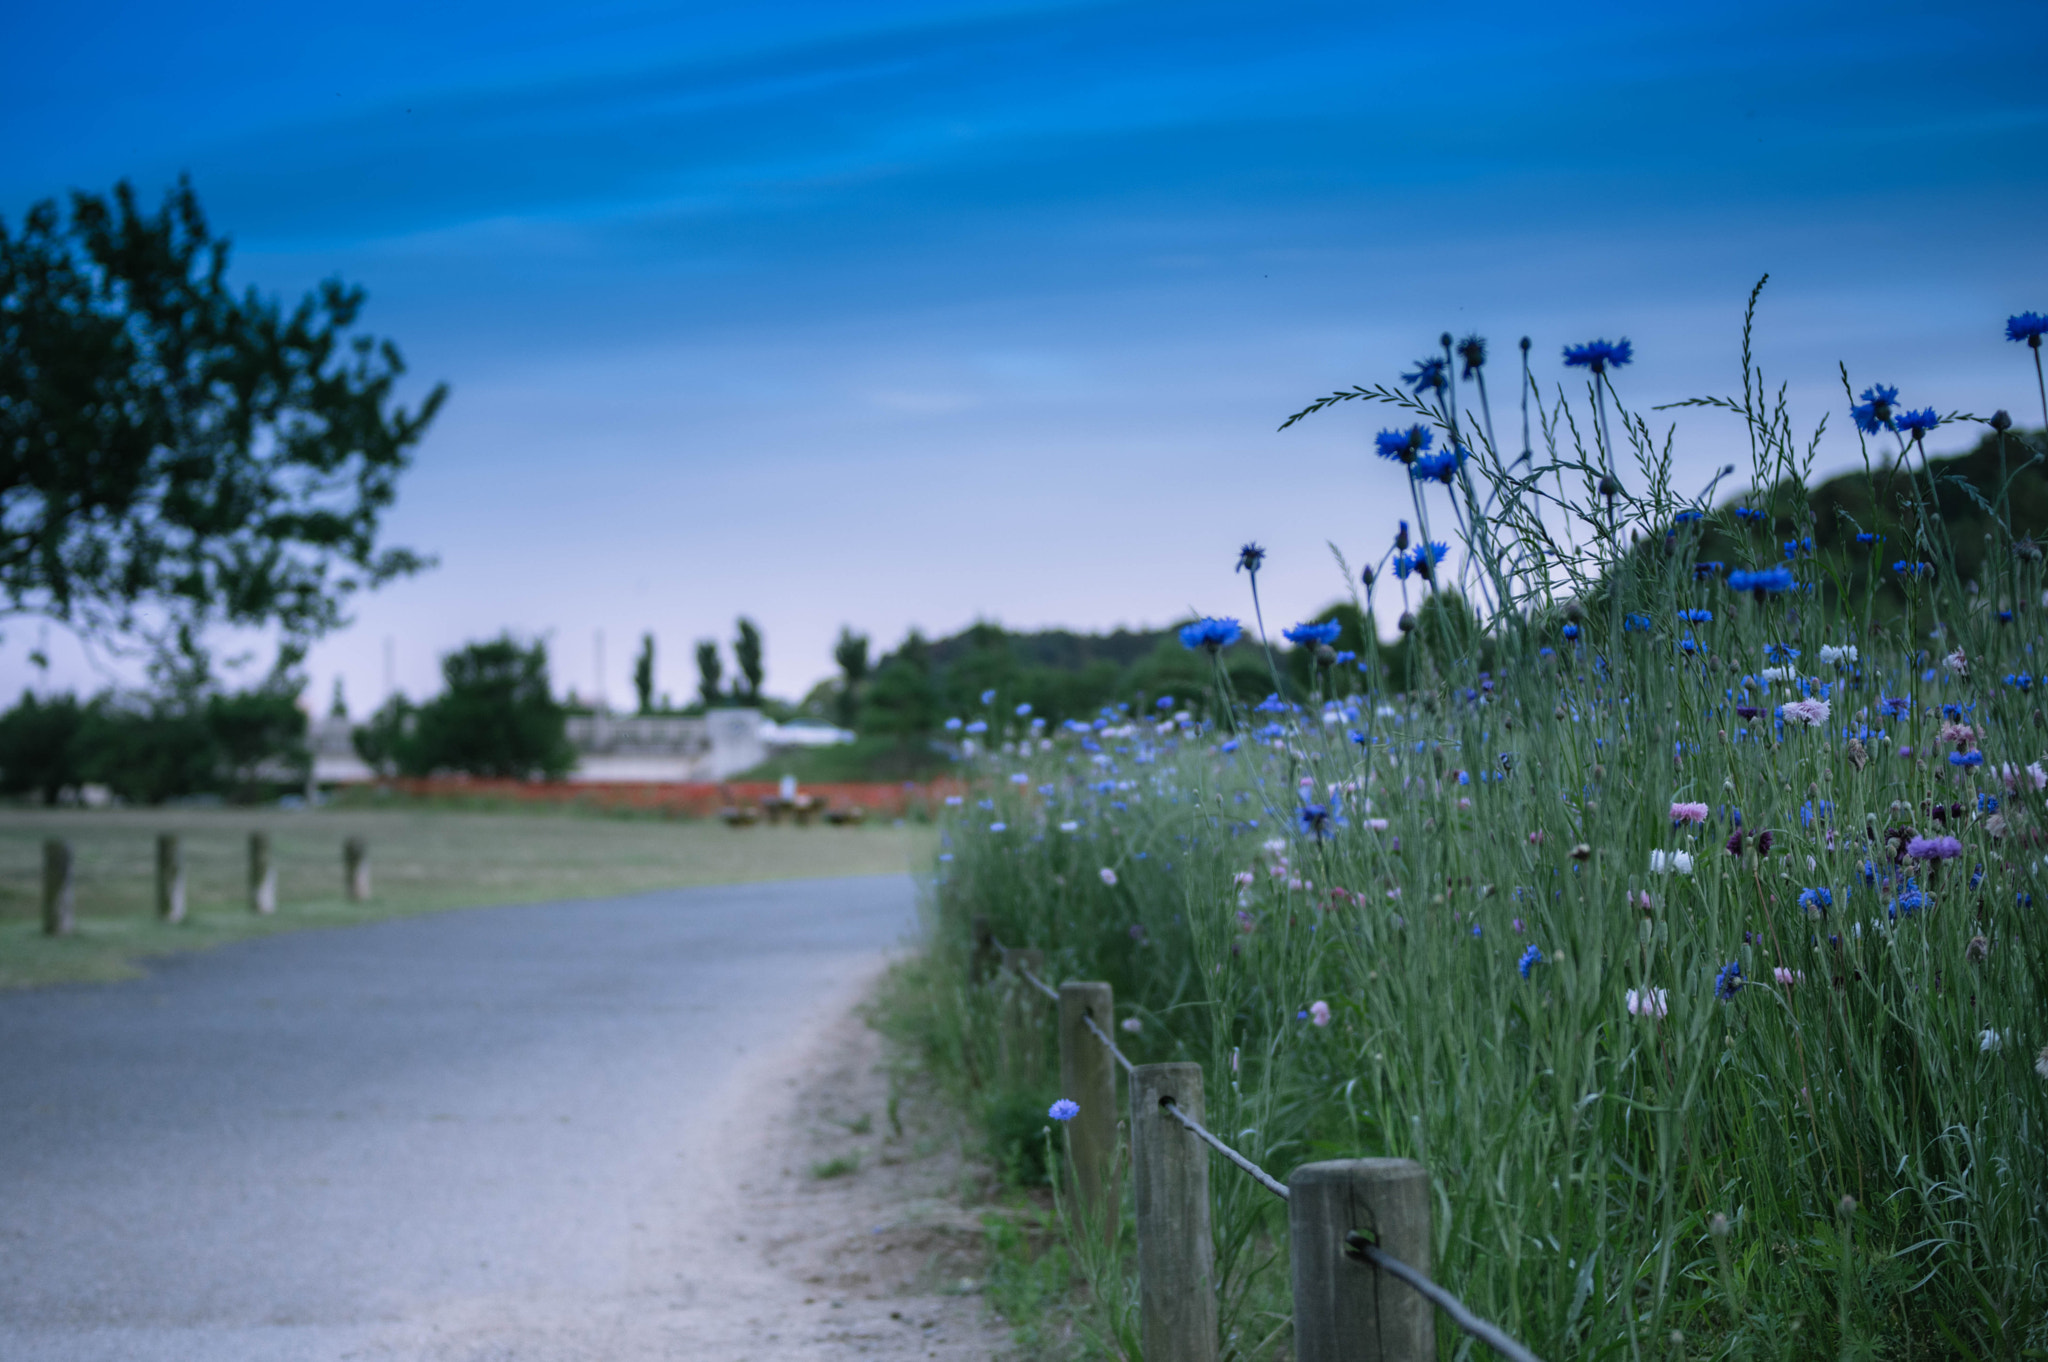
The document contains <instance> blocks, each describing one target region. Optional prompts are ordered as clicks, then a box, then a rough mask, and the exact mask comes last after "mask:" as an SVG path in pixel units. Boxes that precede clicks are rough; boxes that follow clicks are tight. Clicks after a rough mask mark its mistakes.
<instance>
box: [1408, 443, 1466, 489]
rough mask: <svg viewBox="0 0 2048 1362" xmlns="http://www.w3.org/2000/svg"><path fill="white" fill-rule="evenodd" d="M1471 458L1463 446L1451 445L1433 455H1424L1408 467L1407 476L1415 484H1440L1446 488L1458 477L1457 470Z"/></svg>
mask: <svg viewBox="0 0 2048 1362" xmlns="http://www.w3.org/2000/svg"><path fill="white" fill-rule="evenodd" d="M1471 457H1472V455H1471V451H1469V450H1467V449H1466V448H1465V446H1463V445H1452V446H1450V447H1449V448H1447V449H1443V450H1440V451H1438V452H1437V453H1435V454H1424V455H1423V456H1422V457H1421V458H1419V459H1417V460H1416V461H1415V462H1414V463H1412V464H1410V465H1408V476H1409V477H1411V478H1413V479H1414V480H1415V481H1417V482H1440V483H1442V484H1443V485H1444V486H1446V487H1448V486H1450V485H1451V479H1452V478H1455V477H1456V476H1457V475H1458V470H1459V469H1460V468H1463V467H1464V466H1465V460H1467V459H1469V458H1471Z"/></svg>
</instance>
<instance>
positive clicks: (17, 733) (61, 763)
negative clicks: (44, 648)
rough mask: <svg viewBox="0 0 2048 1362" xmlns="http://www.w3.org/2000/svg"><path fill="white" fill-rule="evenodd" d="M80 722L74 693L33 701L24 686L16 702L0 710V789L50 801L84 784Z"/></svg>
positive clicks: (81, 711)
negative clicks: (19, 699) (9, 707)
mask: <svg viewBox="0 0 2048 1362" xmlns="http://www.w3.org/2000/svg"><path fill="white" fill-rule="evenodd" d="M84 722H85V711H84V708H83V707H82V706H81V705H80V704H79V703H78V698H77V697H76V696H73V695H53V696H51V697H49V698H48V699H45V700H38V699H37V698H36V696H35V693H34V692H33V691H23V692H22V695H21V703H20V704H18V705H16V706H15V707H14V708H13V709H10V710H8V711H7V712H6V713H5V714H0V792H4V793H7V794H10V795H35V796H36V797H38V798H40V799H41V800H42V801H43V803H45V804H55V803H56V802H57V800H58V798H59V797H60V796H61V795H62V794H63V793H64V791H66V790H74V789H77V788H78V786H80V785H81V784H83V783H84V774H83V769H82V763H81V756H82V749H81V745H80V743H79V741H78V735H79V730H80V728H81V727H82V726H83V725H84Z"/></svg>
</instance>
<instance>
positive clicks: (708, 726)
mask: <svg viewBox="0 0 2048 1362" xmlns="http://www.w3.org/2000/svg"><path fill="white" fill-rule="evenodd" d="M354 731H355V724H354V722H352V721H351V720H348V719H335V718H320V719H314V720H313V721H312V722H311V724H310V725H309V727H308V730H307V734H306V740H307V743H308V744H309V745H310V746H311V747H312V749H313V779H314V780H316V781H318V782H319V783H321V784H326V785H339V784H349V783H352V782H357V781H367V780H373V779H375V778H376V773H375V772H373V771H371V770H370V768H369V766H368V765H367V764H365V763H364V761H363V759H362V758H361V757H359V756H357V755H356V749H355V742H354V738H353V734H354ZM851 741H853V734H851V733H848V732H847V731H846V730H845V729H842V728H833V727H832V726H831V725H829V724H818V723H810V722H807V721H802V720H799V721H797V722H795V723H790V724H778V723H776V722H775V721H774V720H772V719H767V718H764V717H762V715H761V712H760V711H759V710H755V709H714V710H712V711H711V712H710V713H708V714H704V715H699V716H697V717H694V718H683V717H680V716H677V715H668V714H574V715H571V716H570V717H569V742H570V743H571V744H572V745H573V746H574V747H575V749H576V768H575V769H574V770H573V771H571V772H570V773H569V779H570V780H572V781H590V782H646V781H689V782H708V781H719V780H725V779H727V778H729V777H731V776H734V775H737V774H738V773H739V772H741V771H745V770H748V769H750V768H752V767H755V766H759V765H760V764H761V763H762V762H764V761H766V760H768V758H769V757H770V756H772V755H774V753H776V752H777V751H780V750H784V749H787V748H791V747H825V746H830V745H831V744H833V743H841V742H851Z"/></svg>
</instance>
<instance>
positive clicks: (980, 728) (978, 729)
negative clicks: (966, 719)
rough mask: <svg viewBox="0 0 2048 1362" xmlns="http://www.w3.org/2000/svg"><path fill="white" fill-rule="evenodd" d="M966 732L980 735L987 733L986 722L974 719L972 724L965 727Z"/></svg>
mask: <svg viewBox="0 0 2048 1362" xmlns="http://www.w3.org/2000/svg"><path fill="white" fill-rule="evenodd" d="M967 732H969V733H971V734H981V733H986V732H988V720H986V719H976V720H975V721H974V722H973V723H971V724H969V725H967Z"/></svg>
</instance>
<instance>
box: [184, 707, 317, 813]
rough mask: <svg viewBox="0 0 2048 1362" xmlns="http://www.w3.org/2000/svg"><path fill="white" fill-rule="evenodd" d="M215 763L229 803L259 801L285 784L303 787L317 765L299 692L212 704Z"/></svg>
mask: <svg viewBox="0 0 2048 1362" xmlns="http://www.w3.org/2000/svg"><path fill="white" fill-rule="evenodd" d="M205 717H206V728H207V732H208V734H209V735H210V736H211V738H212V739H213V749H214V756H213V762H214V767H215V771H216V774H217V776H218V777H219V779H220V781H221V782H222V784H223V785H224V786H225V789H226V793H227V794H228V795H229V797H231V798H234V799H238V800H243V801H247V800H253V799H255V798H257V797H258V796H259V795H260V793H261V791H262V790H263V788H264V787H265V786H266V785H268V784H272V783H275V782H277V781H280V780H287V779H288V780H291V781H292V782H294V783H298V782H302V781H303V780H304V779H305V777H306V770H307V767H308V766H309V764H310V763H311V761H312V755H311V753H309V752H308V751H307V749H306V715H305V711H303V710H301V709H300V708H299V703H298V694H297V691H296V690H295V689H292V690H287V689H285V688H283V687H280V686H259V687H257V688H255V689H253V690H245V691H238V692H235V693H232V694H223V695H210V696H208V697H207V699H206V711H205Z"/></svg>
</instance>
